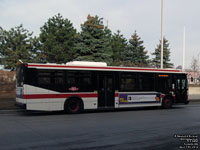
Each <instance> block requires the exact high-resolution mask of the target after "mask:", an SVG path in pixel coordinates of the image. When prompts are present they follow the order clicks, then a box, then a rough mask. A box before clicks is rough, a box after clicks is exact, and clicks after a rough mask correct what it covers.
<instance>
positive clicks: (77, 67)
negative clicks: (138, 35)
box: [28, 64, 180, 72]
mask: <svg viewBox="0 0 200 150" xmlns="http://www.w3.org/2000/svg"><path fill="white" fill-rule="evenodd" d="M28 67H47V68H48V67H50V68H53V67H57V68H76V69H105V70H110V69H111V70H115V69H116V70H135V71H160V72H165V71H166V72H180V71H179V70H166V69H142V68H121V67H89V66H87V67H86V66H61V65H36V64H28Z"/></svg>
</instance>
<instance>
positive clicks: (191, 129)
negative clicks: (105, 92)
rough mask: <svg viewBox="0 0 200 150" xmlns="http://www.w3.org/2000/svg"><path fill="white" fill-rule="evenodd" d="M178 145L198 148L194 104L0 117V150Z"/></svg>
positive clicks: (199, 125) (198, 110)
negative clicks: (167, 107) (168, 107)
mask: <svg viewBox="0 0 200 150" xmlns="http://www.w3.org/2000/svg"><path fill="white" fill-rule="evenodd" d="M175 136H177V137H175ZM187 136H188V137H187ZM187 140H193V141H187ZM197 140H198V141H197ZM184 143H185V144H186V146H188V144H190V146H191V143H192V144H193V146H194V145H196V146H197V144H198V145H199V147H200V103H192V104H189V105H180V106H175V107H174V108H172V109H168V110H164V109H158V108H148V109H129V110H120V111H94V112H84V113H82V114H76V115H68V114H63V113H58V112H56V113H34V112H28V113H27V112H12V113H1V114H0V149H1V150H4V149H17V150H23V149H24V150H26V149H42V150H45V149H47V150H59V149H66V150H74V149H76V150H110V149H111V150H123V149H125V150H132V149H150V150H151V149H152V150H155V149H166V150H173V149H179V148H181V146H182V148H183V145H184ZM195 143H196V144H195ZM185 148H186V147H185ZM193 148H194V147H193ZM196 148H197V147H196Z"/></svg>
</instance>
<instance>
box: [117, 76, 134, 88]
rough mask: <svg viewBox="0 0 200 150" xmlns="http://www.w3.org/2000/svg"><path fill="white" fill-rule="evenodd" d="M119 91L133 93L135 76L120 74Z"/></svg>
mask: <svg viewBox="0 0 200 150" xmlns="http://www.w3.org/2000/svg"><path fill="white" fill-rule="evenodd" d="M120 90H121V91H135V90H136V74H134V73H122V74H121V78H120Z"/></svg>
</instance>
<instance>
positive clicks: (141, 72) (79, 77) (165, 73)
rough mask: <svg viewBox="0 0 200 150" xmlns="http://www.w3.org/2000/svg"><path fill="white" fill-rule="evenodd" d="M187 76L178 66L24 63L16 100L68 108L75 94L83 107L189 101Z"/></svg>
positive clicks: (39, 106) (53, 108) (45, 107)
mask: <svg viewBox="0 0 200 150" xmlns="http://www.w3.org/2000/svg"><path fill="white" fill-rule="evenodd" d="M186 79H187V76H186V74H185V73H182V72H180V71H178V70H167V69H164V70H161V69H145V68H128V67H88V66H66V65H56V64H54V65H51V64H22V65H20V67H18V69H17V88H16V103H20V104H23V105H26V109H27V110H42V111H58V110H64V105H65V102H66V101H67V100H68V99H70V98H73V97H78V98H80V99H81V100H82V101H83V109H84V110H86V109H99V108H126V107H127V108H128V107H146V106H162V100H163V98H165V96H167V95H168V96H170V97H171V98H173V101H174V102H175V103H186V102H187V101H188V99H187V94H188V89H187V80H186Z"/></svg>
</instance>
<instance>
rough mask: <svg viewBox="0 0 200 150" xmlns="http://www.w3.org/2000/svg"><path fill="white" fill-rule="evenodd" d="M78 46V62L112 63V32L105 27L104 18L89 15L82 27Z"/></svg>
mask: <svg viewBox="0 0 200 150" xmlns="http://www.w3.org/2000/svg"><path fill="white" fill-rule="evenodd" d="M81 29H82V31H81V32H80V33H79V35H78V42H77V44H76V50H77V56H76V60H81V61H95V62H106V63H108V64H111V63H112V49H111V44H110V41H111V40H110V36H111V31H110V30H109V29H108V28H106V27H104V25H103V21H102V18H99V17H98V16H95V17H93V16H90V15H88V17H87V21H85V22H84V24H82V25H81Z"/></svg>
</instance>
